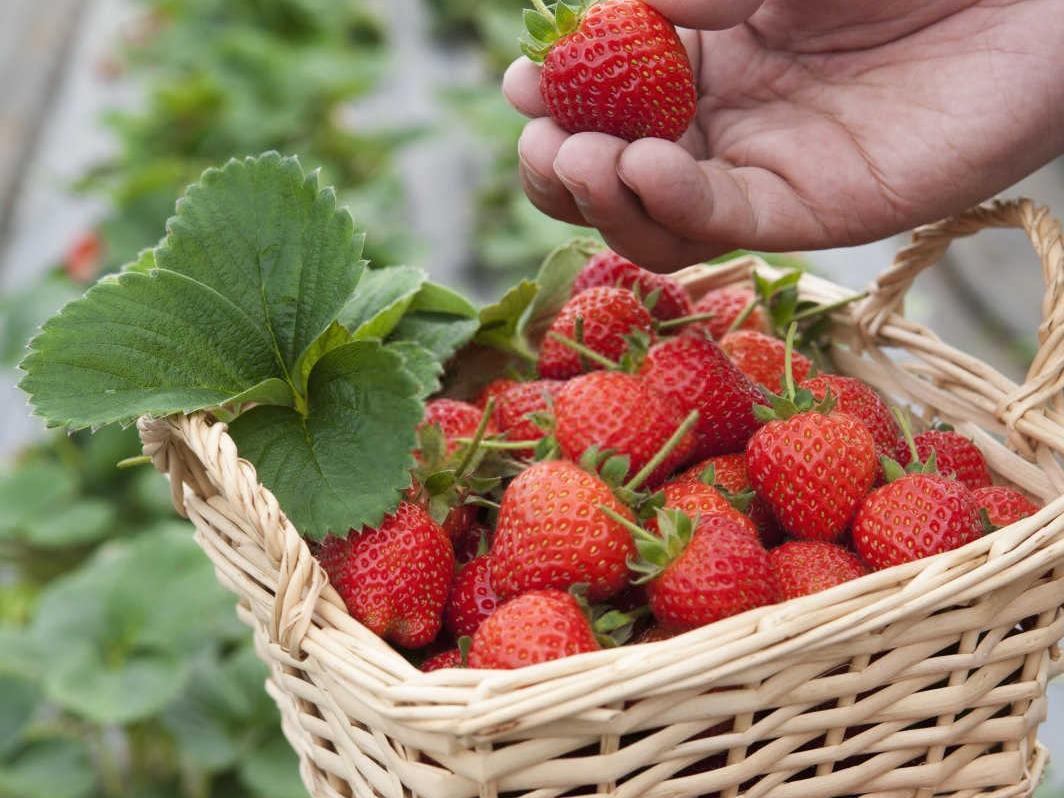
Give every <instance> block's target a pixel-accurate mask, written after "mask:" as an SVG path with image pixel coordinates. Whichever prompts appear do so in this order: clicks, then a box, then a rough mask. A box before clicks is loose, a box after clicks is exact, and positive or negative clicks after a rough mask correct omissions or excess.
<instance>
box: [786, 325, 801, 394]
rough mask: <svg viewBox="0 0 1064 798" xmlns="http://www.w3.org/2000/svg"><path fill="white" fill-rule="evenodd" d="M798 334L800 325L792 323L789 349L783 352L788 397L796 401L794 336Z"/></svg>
mask: <svg viewBox="0 0 1064 798" xmlns="http://www.w3.org/2000/svg"><path fill="white" fill-rule="evenodd" d="M797 333H798V324H797V323H796V322H793V321H792V322H791V326H790V327H788V328H787V348H786V349H785V350H784V351H783V379H784V381H785V382H784V384H785V385H786V391H787V397H788V398H789V399H794V396H795V394H796V393H797V390H796V389H795V387H794V368H793V362H794V336H795V335H796V334H797Z"/></svg>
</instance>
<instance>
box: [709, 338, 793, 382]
mask: <svg viewBox="0 0 1064 798" xmlns="http://www.w3.org/2000/svg"><path fill="white" fill-rule="evenodd" d="M720 348H721V349H723V350H724V351H725V352H726V353H727V354H728V357H730V358H731V360H732V363H734V364H735V365H736V366H737V367H738V369H739V371H741V372H742V373H743V374H745V375H746V376H747V377H749V378H750V379H751V380H752V381H753V382H755V383H757V384H758V385H762V386H764V387H765V388H768V389H769V390H770V391H778V390H779V389H780V384H781V381H782V379H783V357H784V353H785V351H786V346H785V344H784V343H783V341H781V340H780V339H779V338H773V337H772V336H771V335H766V334H765V333H763V332H759V331H757V330H736V331H735V332H730V333H728V334H727V335H725V336H724V337H723V338H721V340H720ZM812 367H813V364H812V363H811V362H810V361H809V358H807V357H806V356H805V355H803V354H801V353H800V352H795V353H794V367H793V368H794V380H795V382H801V381H802V380H804V379H805V378H806V376H807V375H808V374H809V369H811V368H812Z"/></svg>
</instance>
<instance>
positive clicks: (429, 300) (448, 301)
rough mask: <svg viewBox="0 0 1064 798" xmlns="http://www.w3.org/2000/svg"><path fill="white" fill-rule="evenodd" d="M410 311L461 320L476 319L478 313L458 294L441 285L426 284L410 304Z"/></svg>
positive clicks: (471, 304) (470, 303)
mask: <svg viewBox="0 0 1064 798" xmlns="http://www.w3.org/2000/svg"><path fill="white" fill-rule="evenodd" d="M410 310H411V311H422V312H425V313H445V314H447V315H450V316H458V317H460V318H463V319H476V318H478V316H479V312H478V311H477V309H476V307H475V306H474V305H473V303H472V302H470V301H469V300H468V299H466V298H465V297H464V296H462V295H461V294H459V293H458V292H457V291H453V290H451V289H450V288H447V287H446V286H443V285H438V284H437V283H429V282H426V283H425V284H424V285H422V286H421V290H420V291H418V292H417V296H415V297H414V301H413V302H412V303H411V304H410Z"/></svg>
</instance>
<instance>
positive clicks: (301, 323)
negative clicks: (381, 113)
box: [22, 153, 474, 538]
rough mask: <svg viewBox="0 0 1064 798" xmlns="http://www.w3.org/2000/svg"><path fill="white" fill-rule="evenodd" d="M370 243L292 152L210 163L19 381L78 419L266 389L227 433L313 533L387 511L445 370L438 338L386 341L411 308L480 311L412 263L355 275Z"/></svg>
mask: <svg viewBox="0 0 1064 798" xmlns="http://www.w3.org/2000/svg"><path fill="white" fill-rule="evenodd" d="M361 243H362V236H361V235H360V234H357V233H356V232H355V229H354V224H353V222H352V220H351V217H350V216H349V215H348V214H347V213H345V212H342V211H338V210H337V209H336V206H335V199H334V196H333V193H332V192H331V191H330V190H328V189H326V190H320V189H319V188H318V185H317V178H316V176H311V177H309V178H308V177H305V176H304V174H303V172H302V170H301V169H300V166H299V163H298V162H297V161H296V160H295V159H294V158H282V157H281V156H279V155H277V154H276V153H267V154H266V155H263V156H260V157H258V158H246V159H244V160H242V161H237V160H232V161H230V162H229V163H228V164H227V165H226V166H225V167H224V168H222V169H213V168H212V169H208V170H207V171H206V172H205V173H204V175H203V177H202V179H201V180H200V182H199V183H197V184H195V185H193V186H192V187H191V188H190V189H189V191H188V193H187V195H186V196H185V198H184V199H183V200H182V201H181V202H180V203H179V204H178V210H177V215H176V216H175V217H174V218H173V219H171V220H170V222H169V223H168V225H167V234H166V237H165V238H164V239H163V241H162V243H160V244H159V245H158V246H157V247H156V248H155V250H154V252H153V255H152V256H151V257H141V258H139V259H138V261H137V263H136V264H135V265H134V266H133V268H131V269H127V270H124V271H123V272H122V273H120V274H118V275H112V276H109V277H105V278H104V279H102V280H101V281H100V282H99V283H97V284H96V286H94V287H93V288H92V289H90V290H89V291H88V293H87V294H86V295H85V296H84V297H83V298H81V299H78V300H75V301H73V302H71V303H69V304H68V305H66V306H65V307H64V309H63V310H62V312H61V313H60V314H58V315H57V316H56V317H54V318H53V319H51V320H49V321H48V322H47V323H46V324H45V325H44V327H43V331H42V333H41V334H40V335H39V336H37V337H36V338H35V339H34V340H33V341H32V342H31V344H30V354H29V355H28V356H27V357H26V359H25V360H24V361H23V363H22V367H23V369H24V370H25V371H26V376H25V378H24V379H23V381H22V388H23V389H24V390H26V391H27V393H29V394H30V401H31V403H32V405H33V407H34V409H35V410H36V412H37V413H38V414H39V415H41V416H42V417H43V418H44V419H45V420H46V422H47V423H49V424H50V425H56V426H66V427H68V428H71V429H79V428H83V427H88V426H101V425H106V424H112V423H116V422H118V423H130V422H132V421H134V420H135V419H136V418H137V417H138V416H140V415H145V414H147V415H155V416H162V415H168V414H171V413H189V412H193V411H196V410H201V409H204V408H221V409H220V410H218V411H217V412H219V413H220V414H222V415H223V416H224V417H226V418H233V417H235V416H238V415H239V414H240V413H241V412H242V411H244V410H245V408H246V406H247V405H248V404H249V403H254V404H255V406H254V407H252V408H251V409H249V410H246V412H244V414H243V415H240V416H239V417H238V418H236V420H235V421H234V422H233V423H232V425H231V427H230V430H231V433H232V434H233V436H234V438H235V439H236V441H237V443H238V445H239V447H240V451H241V454H242V455H243V456H244V457H247V458H248V459H249V460H251V461H252V462H253V463H254V464H255V465H256V466H257V468H258V473H259V478H260V479H261V480H262V482H263V484H265V485H266V486H267V487H269V488H270V489H271V490H273V491H274V493H275V494H276V495H277V498H278V500H279V501H280V502H281V505H282V506H283V507H284V508H285V511H286V512H287V514H288V516H289V517H290V518H291V519H292V521H293V522H294V523H295V524H296V526H297V527H299V528H300V529H301V530H302V531H303V532H304V533H306V534H308V535H311V536H313V537H316V538H321V537H323V536H324V535H325V534H326V533H328V532H339V531H344V530H347V529H348V528H355V529H358V528H361V527H362V526H364V525H370V526H376V525H377V524H379V523H380V520H381V519H382V518H383V516H384V515H385V514H386V513H388V512H391V511H392V510H393V509H394V507H395V505H396V504H397V503H398V500H399V496H400V491H401V490H403V489H405V488H406V487H407V486H408V485H409V473H408V472H409V470H410V468H411V467H412V466H413V464H414V461H413V456H412V454H411V450H412V449H413V448H414V444H415V441H414V432H413V430H414V427H415V425H416V424H417V422H418V421H419V420H420V418H421V415H422V412H423V401H422V397H423V396H424V395H425V386H426V385H430V384H434V382H435V379H436V376H435V375H434V374H433V373H432V372H433V371H434V369H432V367H431V366H429V365H427V364H426V362H425V361H426V358H425V356H424V355H425V353H426V352H432V351H433V350H432V349H430V348H429V347H428V346H427V344H426V343H424V342H422V341H420V340H417V339H411V338H405V339H404V338H399V339H397V340H405V341H406V343H407V347H406V355H405V357H404V355H403V354H402V353H401V352H399V351H394V350H392V349H389V348H388V347H387V346H385V344H384V343H383V342H382V341H383V339H385V338H388V337H389V336H390V335H392V334H393V333H395V332H396V331H397V328H398V327H399V324H400V322H401V321H402V319H403V317H404V315H405V314H406V313H407V312H408V311H414V312H416V313H418V314H419V315H422V316H432V317H433V318H434V319H435V320H436V321H437V323H438V324H439V325H451V326H454V325H455V324H459V325H463V329H465V328H467V327H468V326H470V323H471V322H472V319H471V318H470V316H472V315H473V314H474V309H473V308H472V306H470V305H469V304H468V303H467V302H465V301H464V300H463V299H462V298H461V297H459V296H458V295H456V294H454V293H453V292H451V291H449V290H447V289H444V288H442V287H440V286H434V285H432V284H431V283H427V282H426V280H425V275H424V273H422V272H421V271H420V270H417V269H409V268H404V267H392V268H390V269H384V270H379V271H369V272H367V273H366V274H365V277H363V280H362V281H361V282H360V277H362V276H363V272H364V263H363V262H362V261H360V260H359V254H360V251H361ZM400 332H402V331H400ZM451 343H453V344H454V345H458V344H460V343H461V339H460V338H454V339H453V340H452V342H451ZM411 345H417V346H418V349H411V348H410V346H411ZM418 358H420V360H418ZM408 360H409V361H410V362H411V363H413V364H414V365H415V366H417V368H418V370H419V371H418V374H417V375H412V374H410V373H408V372H407V371H406V370H405V368H404V365H405V363H406V362H407V361H408ZM369 464H372V466H371V467H369ZM88 509H89V508H84V507H83V508H81V510H82V513H81V515H82V517H85V513H86V512H88ZM95 509H96V510H97V514H96V516H95V517H94V518H93V519H92V520H93V521H94V522H95V523H96V525H97V527H99V526H100V525H101V524H103V523H106V519H105V518H102V517H101V516H100V513H99V511H100V510H101V509H102V508H99V507H97V508H95ZM68 525H69V519H68ZM51 534H52V535H53V537H54V536H55V535H56V534H57V533H56V532H55V530H54V529H53V530H51ZM58 534H62V532H61V531H60V532H59V533H58Z"/></svg>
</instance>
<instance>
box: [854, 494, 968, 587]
mask: <svg viewBox="0 0 1064 798" xmlns="http://www.w3.org/2000/svg"><path fill="white" fill-rule="evenodd" d="M981 533H982V525H981V524H980V522H979V514H978V511H977V507H976V502H975V499H974V498H973V496H972V492H971V491H970V490H968V488H967V487H965V485H964V484H963V483H961V482H958V481H956V480H953V479H948V478H947V477H944V476H941V475H940V474H934V473H911V474H904V475H903V476H901V477H899V478H896V479H894V480H893V481H891V482H888V483H887V484H886V485H884V486H883V487H881V488H878V489H876V490H875V491H873V492H872V494H871V495H870V496H869V497H868V498H867V499H865V501H864V503H863V504H862V505H861V507H860V509H859V510H858V511H857V518H856V519H855V520H854V523H853V544H854V547H855V548H856V549H857V553H858V554H860V555H861V558H862V559H864V561H865V562H867V563H868V564H869V565H871V566H872V567H873V568H877V569H879V568H889V567H890V566H892V565H900V564H901V563H905V562H910V561H911V560H918V559H920V558H922V557H929V556H931V555H932V554H940V553H942V552H944V551H950V550H951V549H956V548H958V547H960V546H963V545H965V544H966V543H970V542H972V541H973V540H976V539H977V538H978V537H979V536H980V535H981Z"/></svg>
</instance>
